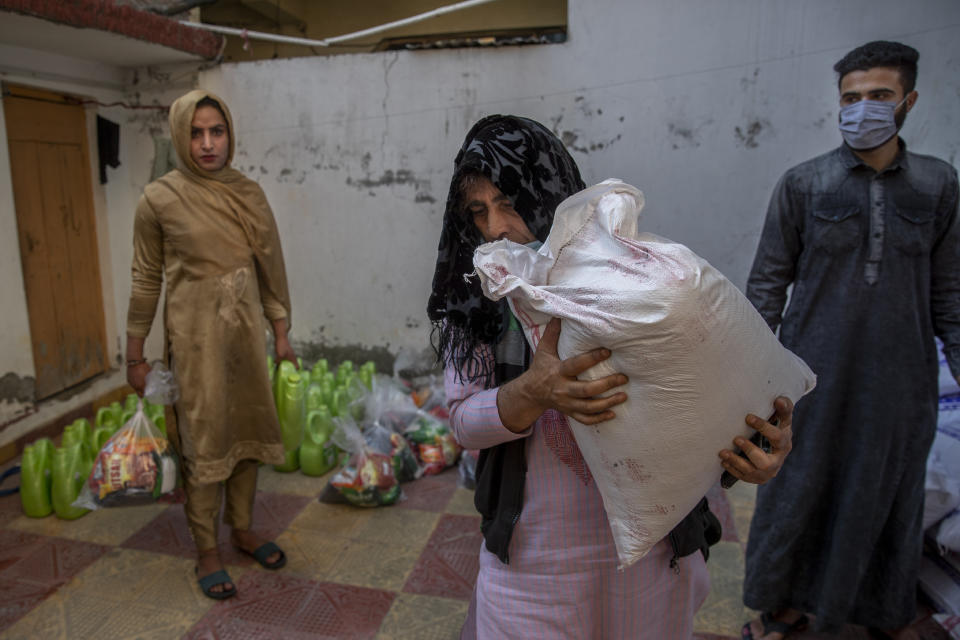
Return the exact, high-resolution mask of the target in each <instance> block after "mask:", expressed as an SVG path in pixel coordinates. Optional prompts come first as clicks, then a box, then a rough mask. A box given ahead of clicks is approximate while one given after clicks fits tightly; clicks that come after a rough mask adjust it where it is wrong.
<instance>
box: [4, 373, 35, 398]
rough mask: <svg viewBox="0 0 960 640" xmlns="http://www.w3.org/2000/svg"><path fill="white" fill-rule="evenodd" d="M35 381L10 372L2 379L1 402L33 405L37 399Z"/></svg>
mask: <svg viewBox="0 0 960 640" xmlns="http://www.w3.org/2000/svg"><path fill="white" fill-rule="evenodd" d="M34 387H35V380H34V379H33V377H32V376H23V377H20V376H18V375H17V374H15V373H13V372H10V373H6V374H4V375H3V377H2V378H0V402H19V403H21V404H26V403H31V402H33V401H34V400H35V399H36V392H35V388H34Z"/></svg>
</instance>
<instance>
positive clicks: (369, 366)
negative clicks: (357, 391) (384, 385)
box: [357, 360, 377, 390]
mask: <svg viewBox="0 0 960 640" xmlns="http://www.w3.org/2000/svg"><path fill="white" fill-rule="evenodd" d="M376 374H377V365H375V364H374V363H373V362H372V361H371V360H367V361H366V362H364V363H363V364H362V365H361V366H360V371H359V372H358V374H357V375H359V376H360V379H361V380H362V381H363V384H364V385H365V386H366V387H367V389H368V390H370V389H373V376H375V375H376Z"/></svg>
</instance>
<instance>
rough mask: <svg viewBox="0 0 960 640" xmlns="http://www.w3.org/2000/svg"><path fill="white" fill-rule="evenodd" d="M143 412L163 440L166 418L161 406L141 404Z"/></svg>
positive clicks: (165, 432)
mask: <svg viewBox="0 0 960 640" xmlns="http://www.w3.org/2000/svg"><path fill="white" fill-rule="evenodd" d="M143 412H144V413H145V414H146V415H147V417H148V418H150V422H152V423H153V424H154V426H155V427H156V428H157V430H158V431H159V432H160V434H161V435H163V437H164V438H166V437H167V417H166V414H165V413H164V409H163V405H162V404H147V403H146V402H144V403H143Z"/></svg>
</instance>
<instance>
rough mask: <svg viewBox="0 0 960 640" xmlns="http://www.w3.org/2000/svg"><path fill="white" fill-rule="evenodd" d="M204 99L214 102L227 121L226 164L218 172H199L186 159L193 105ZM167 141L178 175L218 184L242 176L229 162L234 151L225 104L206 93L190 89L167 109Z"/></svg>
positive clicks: (193, 163)
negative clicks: (172, 153)
mask: <svg viewBox="0 0 960 640" xmlns="http://www.w3.org/2000/svg"><path fill="white" fill-rule="evenodd" d="M204 98H210V99H211V100H216V101H217V104H219V105H220V109H222V110H223V115H224V117H225V118H226V120H227V134H228V137H229V141H230V149H229V150H228V151H227V163H226V164H225V165H223V168H222V169H220V170H219V171H207V170H205V169H201V168H200V165H198V164H197V161H196V160H194V159H193V156H192V155H190V125H191V123H192V122H193V114H194V112H195V111H196V110H197V103H198V102H200V101H201V100H203V99H204ZM170 137H171V138H173V148H174V149H176V151H177V157H178V158H179V160H180V170H181V171H184V172H185V173H190V174H192V175H194V176H196V177H199V178H210V179H212V180H219V181H221V182H233V181H235V180H237V179H238V178H242V177H243V174H241V173H240V172H239V171H237V170H236V169H233V168H232V167H231V166H230V162H231V161H232V160H233V152H234V150H235V149H236V142H235V138H236V135H235V133H234V128H233V116H231V115H230V109H229V108H228V107H227V103H226V102H224V101H223V100H221V99H220V98H219V97H218V96H216V95H214V94H212V93H210V92H209V91H204V90H202V89H194V90H193V91H191V92H190V93H188V94H186V95H182V96H180V97H179V98H177V99H176V101H175V102H174V103H173V104H172V105H170Z"/></svg>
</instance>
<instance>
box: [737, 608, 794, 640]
mask: <svg viewBox="0 0 960 640" xmlns="http://www.w3.org/2000/svg"><path fill="white" fill-rule="evenodd" d="M801 617H803V612H802V611H798V610H797V609H784V610H782V611H777V612H776V613H774V614H773V616H772V618H773V620H774V621H776V622H782V623H784V624H788V625H791V626H792V625H794V624H795V623H796V622H797V621H798V620H800V618H801ZM768 626H769V625H768ZM763 630H764V625H763V621H762V620H761V619H760V618H756V619H754V620H751V621H750V633H751V634H752V635H753V638H754V640H783V639H784V638H786V637H787V636H788V635H790V634H791V633H792V631H793V630H791V631H788V632H787V633H782V632H780V631H770V632H768V633H767V635H763Z"/></svg>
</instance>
